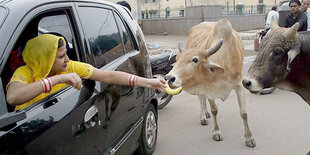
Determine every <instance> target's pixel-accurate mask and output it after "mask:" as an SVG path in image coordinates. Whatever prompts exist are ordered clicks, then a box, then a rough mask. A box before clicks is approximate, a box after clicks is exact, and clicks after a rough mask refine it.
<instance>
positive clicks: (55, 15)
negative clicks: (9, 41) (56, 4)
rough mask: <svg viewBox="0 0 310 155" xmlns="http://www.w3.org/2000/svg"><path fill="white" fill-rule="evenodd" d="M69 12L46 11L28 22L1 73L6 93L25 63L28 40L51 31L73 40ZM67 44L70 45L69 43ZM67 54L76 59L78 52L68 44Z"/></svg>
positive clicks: (12, 108)
mask: <svg viewBox="0 0 310 155" xmlns="http://www.w3.org/2000/svg"><path fill="white" fill-rule="evenodd" d="M68 12H69V11H67V10H59V11H50V12H45V13H43V14H40V15H37V16H36V17H35V18H34V19H32V20H31V21H29V22H28V23H27V25H26V26H25V28H24V30H23V32H21V34H20V35H19V37H18V39H16V40H14V42H15V43H14V44H15V45H14V47H13V48H12V49H11V53H10V56H9V58H8V61H7V62H6V64H5V67H4V69H3V71H2V73H1V79H2V82H3V87H4V88H3V89H4V91H5V93H6V89H5V87H6V85H7V84H8V83H9V81H10V79H11V77H12V76H13V74H14V72H15V71H16V69H17V68H18V67H21V66H23V65H25V62H24V60H23V56H22V52H23V49H24V47H25V45H26V43H27V41H28V40H30V39H32V38H34V37H36V36H38V35H40V34H43V33H50V34H54V35H60V36H65V38H66V39H67V40H70V41H71V42H72V38H73V36H72V34H71V32H73V31H72V30H71V29H72V27H71V24H70V25H69V24H68V23H69V18H67V14H68ZM57 20H58V21H57ZM40 27H41V28H40ZM39 29H40V30H39ZM42 29H44V30H42ZM67 45H69V43H68V44H67ZM67 54H68V56H69V58H70V59H72V58H73V59H74V60H75V59H76V58H77V54H76V52H75V51H74V48H69V47H68V46H67ZM25 78H26V77H24V79H25ZM27 78H29V79H30V78H31V77H27ZM64 88H65V87H62V88H60V89H58V90H55V89H54V90H55V91H54V92H53V91H51V93H55V92H59V91H60V90H63V89H64ZM42 99H43V98H42ZM40 100H41V99H40ZM40 100H38V101H40ZM36 103H39V102H36ZM33 105H36V104H32V105H31V106H29V108H31V107H32V106H33ZM8 109H9V110H8V111H13V110H14V107H11V106H9V107H8ZM27 109H28V107H27Z"/></svg>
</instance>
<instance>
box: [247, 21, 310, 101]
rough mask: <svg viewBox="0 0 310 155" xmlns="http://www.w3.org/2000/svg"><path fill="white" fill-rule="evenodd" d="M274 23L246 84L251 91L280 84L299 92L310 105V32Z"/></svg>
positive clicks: (256, 91) (263, 42) (283, 87)
mask: <svg viewBox="0 0 310 155" xmlns="http://www.w3.org/2000/svg"><path fill="white" fill-rule="evenodd" d="M298 27H299V24H298V23H296V24H295V25H293V26H292V27H291V28H283V27H279V26H278V24H277V23H275V22H272V27H271V31H270V32H269V33H268V34H267V35H266V36H265V37H264V38H263V40H262V43H261V46H260V47H259V51H258V54H257V57H256V59H255V60H254V62H253V63H252V65H251V67H250V69H249V72H248V75H247V77H245V78H244V80H243V85H244V87H246V88H247V89H248V90H249V91H250V92H252V93H258V92H260V91H261V90H262V89H263V88H264V87H277V88H280V89H283V90H287V91H292V92H295V93H297V94H298V95H300V96H301V97H302V98H303V99H304V100H305V101H306V102H307V103H308V104H309V105H310V32H309V31H307V32H299V33H297V30H298Z"/></svg>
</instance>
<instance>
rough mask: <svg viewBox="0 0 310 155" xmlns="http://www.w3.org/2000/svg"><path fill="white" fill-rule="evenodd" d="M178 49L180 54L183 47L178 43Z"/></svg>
mask: <svg viewBox="0 0 310 155" xmlns="http://www.w3.org/2000/svg"><path fill="white" fill-rule="evenodd" d="M178 48H179V52H180V53H181V52H182V51H184V47H183V44H182V43H178Z"/></svg>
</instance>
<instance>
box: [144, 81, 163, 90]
mask: <svg viewBox="0 0 310 155" xmlns="http://www.w3.org/2000/svg"><path fill="white" fill-rule="evenodd" d="M148 87H149V88H152V89H157V90H159V91H161V92H165V87H166V81H165V80H164V79H148Z"/></svg>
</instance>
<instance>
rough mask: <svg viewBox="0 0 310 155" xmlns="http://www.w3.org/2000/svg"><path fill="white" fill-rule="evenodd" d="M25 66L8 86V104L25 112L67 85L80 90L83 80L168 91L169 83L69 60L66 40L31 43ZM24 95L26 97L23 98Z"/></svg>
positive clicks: (39, 39) (48, 38) (45, 37)
mask: <svg viewBox="0 0 310 155" xmlns="http://www.w3.org/2000/svg"><path fill="white" fill-rule="evenodd" d="M23 59H24V61H25V63H26V65H25V66H21V67H19V68H18V69H17V70H16V71H15V72H14V74H13V76H12V78H11V80H10V82H9V84H8V85H7V101H8V103H9V104H10V105H14V106H16V108H15V110H19V109H24V108H26V107H27V106H29V105H31V104H32V103H34V102H36V101H38V100H40V99H42V98H44V97H46V96H48V95H49V94H51V93H53V92H56V91H58V90H59V89H61V88H63V87H65V86H66V85H72V86H73V87H74V88H76V89H78V90H79V89H80V88H81V85H82V81H81V78H84V79H92V80H95V81H101V82H106V83H113V84H120V85H132V86H141V87H147V88H152V89H158V90H160V91H164V88H165V81H164V80H157V79H146V78H143V77H138V76H135V75H131V74H128V73H125V72H120V71H105V70H100V69H97V68H95V67H93V66H91V65H89V64H86V63H82V62H77V61H72V60H69V58H68V56H67V49H66V46H65V40H64V38H63V37H58V36H55V35H51V34H43V35H40V36H38V37H36V38H34V39H31V40H29V41H28V42H27V44H26V47H25V49H24V51H23ZM21 94H22V95H21Z"/></svg>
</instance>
